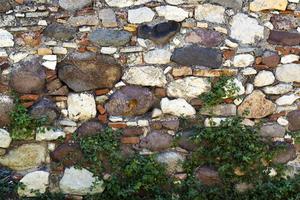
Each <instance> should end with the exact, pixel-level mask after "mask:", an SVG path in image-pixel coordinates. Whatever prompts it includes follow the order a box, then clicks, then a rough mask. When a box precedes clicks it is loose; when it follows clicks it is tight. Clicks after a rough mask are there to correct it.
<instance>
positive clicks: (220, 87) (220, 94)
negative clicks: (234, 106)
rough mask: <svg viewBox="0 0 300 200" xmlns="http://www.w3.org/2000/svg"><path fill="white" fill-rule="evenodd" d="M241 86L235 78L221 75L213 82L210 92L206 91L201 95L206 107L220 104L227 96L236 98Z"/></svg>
mask: <svg viewBox="0 0 300 200" xmlns="http://www.w3.org/2000/svg"><path fill="white" fill-rule="evenodd" d="M238 92H239V87H237V85H236V84H235V82H234V78H232V77H228V76H221V77H219V78H218V80H217V81H216V82H215V83H213V84H212V88H211V90H210V91H209V92H205V93H203V94H201V95H200V96H199V98H200V99H201V100H202V102H203V106H204V108H207V107H211V106H215V105H218V104H220V103H223V102H224V99H225V98H236V97H237V93H238Z"/></svg>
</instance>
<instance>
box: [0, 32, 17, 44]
mask: <svg viewBox="0 0 300 200" xmlns="http://www.w3.org/2000/svg"><path fill="white" fill-rule="evenodd" d="M0 38H1V40H0V47H13V46H14V41H13V39H14V36H13V35H12V34H11V33H10V32H8V31H7V30H4V29H0Z"/></svg>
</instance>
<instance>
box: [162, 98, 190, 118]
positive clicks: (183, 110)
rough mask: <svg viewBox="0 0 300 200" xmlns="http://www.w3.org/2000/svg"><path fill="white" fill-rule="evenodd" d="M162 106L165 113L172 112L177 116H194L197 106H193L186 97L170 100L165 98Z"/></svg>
mask: <svg viewBox="0 0 300 200" xmlns="http://www.w3.org/2000/svg"><path fill="white" fill-rule="evenodd" d="M160 107H161V110H162V112H163V113H165V114H171V115H175V116H179V117H180V116H193V115H195V114H196V110H195V108H193V107H192V106H191V105H190V104H189V103H188V102H187V101H186V100H184V99H174V100H169V99H168V98H163V99H162V100H161V102H160Z"/></svg>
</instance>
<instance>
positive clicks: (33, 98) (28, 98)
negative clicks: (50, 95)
mask: <svg viewBox="0 0 300 200" xmlns="http://www.w3.org/2000/svg"><path fill="white" fill-rule="evenodd" d="M38 98H40V95H37V94H25V95H22V96H20V100H23V101H36V100H37V99H38Z"/></svg>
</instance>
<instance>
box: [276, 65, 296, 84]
mask: <svg viewBox="0 0 300 200" xmlns="http://www.w3.org/2000/svg"><path fill="white" fill-rule="evenodd" d="M276 79H277V80H279V81H282V82H300V64H285V65H281V66H278V67H277V68H276Z"/></svg>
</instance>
